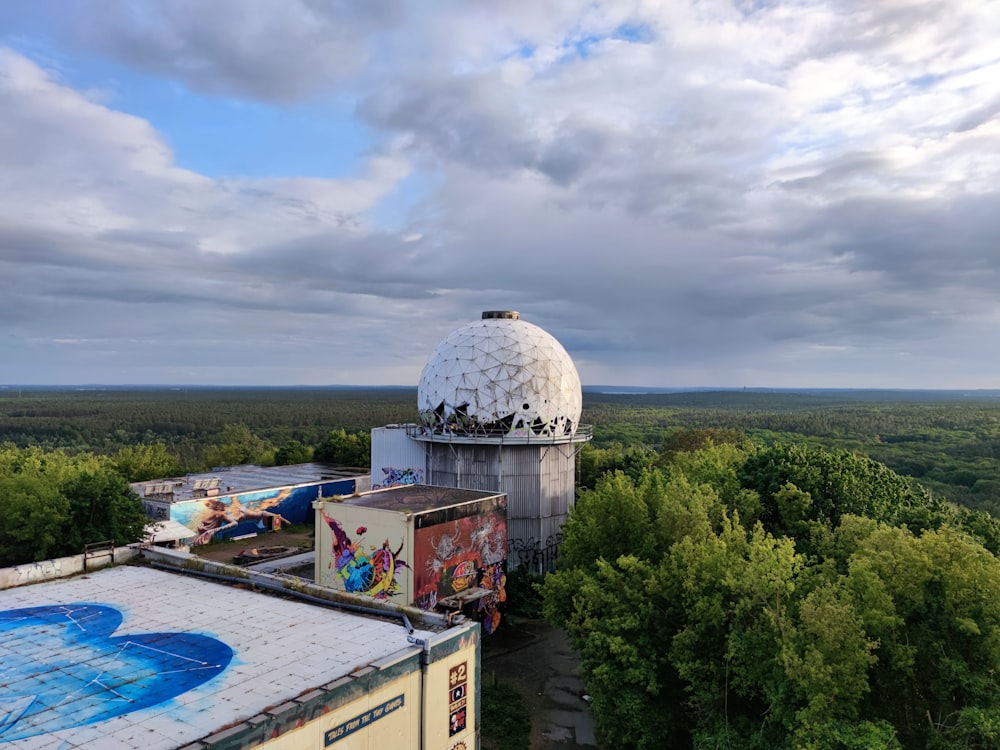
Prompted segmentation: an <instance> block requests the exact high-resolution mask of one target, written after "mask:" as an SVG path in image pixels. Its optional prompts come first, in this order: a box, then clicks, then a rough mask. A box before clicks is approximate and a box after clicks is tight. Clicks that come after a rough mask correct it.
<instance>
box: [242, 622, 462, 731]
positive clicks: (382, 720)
mask: <svg viewBox="0 0 1000 750" xmlns="http://www.w3.org/2000/svg"><path fill="white" fill-rule="evenodd" d="M476 673H477V663H476V648H475V639H474V638H469V639H468V642H467V644H466V645H464V646H463V647H462V648H460V649H459V651H458V652H456V653H454V654H452V655H450V656H448V657H446V658H444V659H441V660H439V661H438V662H436V663H433V664H431V665H430V666H429V668H428V670H427V674H426V676H425V677H423V676H422V675H421V673H420V671H419V670H417V671H414V672H411V673H409V674H407V675H403V676H401V677H400V678H398V679H396V680H394V681H393V682H391V683H388V684H386V685H383V686H381V687H379V688H378V689H377V690H374V691H372V692H371V693H368V694H367V695H365V696H363V697H361V698H358V699H357V700H355V701H353V702H351V703H349V704H347V705H344V706H341V707H340V708H338V709H336V710H334V711H331V712H330V713H328V714H326V715H324V716H322V717H321V718H319V719H316V720H315V721H312V722H310V723H308V724H306V725H305V726H303V727H301V728H299V729H295V730H293V731H291V732H287V733H286V734H283V735H282V736H280V737H276V738H274V739H273V740H269V741H268V742H265V743H264V744H263V745H261V747H266V748H267V749H268V750H314V749H315V750H417V749H418V748H419V747H420V742H419V737H420V731H421V727H422V728H423V732H424V737H425V744H424V748H425V750H476V748H478V747H479V745H478V743H477V741H476V737H477V728H476V719H475V717H476V705H475V700H476ZM463 680H464V682H463ZM422 681H423V695H425V696H426V699H425V702H424V704H423V705H421V694H422V691H421V682H422ZM462 687H464V690H462V691H460V692H461V693H462V695H461V697H460V698H459V700H458V701H454V700H452V699H453V698H455V697H456V692H455V691H456V689H458V688H462ZM400 697H402V705H400V706H399V707H398V708H393V706H395V705H396V702H397V701H398V699H399V698H400ZM459 704H461V708H459V707H458V706H459ZM387 706H388V710H387V709H386V707H387ZM379 709H382V710H381V711H379ZM462 709H464V710H465V722H464V723H465V726H464V728H458V723H460V722H458V723H453V722H454V720H455V715H456V714H457V713H458V711H460V710H462ZM421 712H422V713H423V719H422V721H421Z"/></svg>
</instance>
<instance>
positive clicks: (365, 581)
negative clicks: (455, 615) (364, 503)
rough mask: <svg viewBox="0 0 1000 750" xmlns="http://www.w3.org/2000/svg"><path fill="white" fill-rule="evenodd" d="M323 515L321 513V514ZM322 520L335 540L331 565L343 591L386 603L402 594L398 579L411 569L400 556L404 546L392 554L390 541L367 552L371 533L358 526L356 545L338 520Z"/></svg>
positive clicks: (325, 517)
mask: <svg viewBox="0 0 1000 750" xmlns="http://www.w3.org/2000/svg"><path fill="white" fill-rule="evenodd" d="M321 512H322V511H321ZM323 520H324V521H325V522H326V525H327V526H328V527H329V528H330V532H331V534H332V536H333V543H332V552H333V557H332V560H331V562H330V565H331V566H333V569H334V570H335V571H336V575H337V576H339V577H340V578H341V579H343V582H344V588H345V589H346V590H347V591H349V592H351V593H352V594H366V595H367V596H371V597H374V598H376V599H386V598H388V597H390V596H394V595H395V594H398V593H399V581H397V580H396V576H397V575H399V573H400V571H401V570H402V569H403V568H406V567H409V566H408V565H407V563H406V562H405V561H404V560H402V559H401V558H400V557H399V555H400V553H401V552H402V551H403V542H402V541H401V542H400V544H399V547H398V548H397V549H396V551H395V552H393V550H392V548H391V547H390V546H389V540H388V539H386V540H385V541H383V542H382V544H381V546H378V547H376V546H375V545H370V546H369V547H368V548H367V549H365V544H364V542H363V539H364V535H365V534H366V533H367V532H368V529H367V528H366V527H364V526H359V527H358V528H357V531H356V532H355V533H356V534H357V536H358V540H357V541H356V542H352V541H351V538H350V537H349V536H348V535H347V532H346V531H344V527H343V525H342V524H341V523H340V521H338V520H337V519H335V518H331V517H330V516H328V515H327V514H326V513H323Z"/></svg>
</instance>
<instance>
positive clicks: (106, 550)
mask: <svg viewBox="0 0 1000 750" xmlns="http://www.w3.org/2000/svg"><path fill="white" fill-rule="evenodd" d="M102 557H110V558H111V562H112V563H113V562H114V561H115V543H114V540H113V539H107V540H105V541H103V542H91V543H90V544H86V545H84V547H83V569H84V570H87V561H88V560H97V559H99V558H102Z"/></svg>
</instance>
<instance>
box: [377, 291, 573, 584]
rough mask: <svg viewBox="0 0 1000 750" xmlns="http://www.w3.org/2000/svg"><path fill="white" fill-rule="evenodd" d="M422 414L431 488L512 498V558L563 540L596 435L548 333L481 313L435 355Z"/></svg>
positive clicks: (416, 435)
mask: <svg viewBox="0 0 1000 750" xmlns="http://www.w3.org/2000/svg"><path fill="white" fill-rule="evenodd" d="M417 406H418V409H419V412H420V425H418V426H416V427H415V428H413V429H411V430H410V431H409V437H411V438H412V439H415V440H417V441H419V442H421V443H422V444H423V445H424V453H425V471H426V482H427V483H428V484H436V485H442V486H448V487H462V488H466V489H477V490H487V491H498V492H506V493H507V496H508V503H507V516H508V538H509V539H510V541H511V543H512V545H514V547H515V550H517V549H521V550H530V549H544V548H545V547H548V546H551V545H554V544H555V543H556V542H557V541H558V540H559V538H560V537H559V534H560V530H561V528H562V524H563V523H564V522H565V520H566V513H567V511H568V509H569V507H570V506H571V505H572V504H573V499H574V494H575V488H576V470H575V468H576V454H577V452H578V451H579V448H580V446H581V445H582V444H583V443H585V442H586V441H588V440H589V439H590V437H591V432H590V429H589V428H586V427H581V425H580V414H581V412H582V409H583V396H582V391H581V387H580V377H579V375H578V374H577V371H576V366H575V365H574V364H573V360H572V359H571V358H570V356H569V354H567V353H566V350H565V349H564V348H563V347H562V345H561V344H560V343H559V342H558V341H557V340H556V339H555V338H554V337H553V336H552V335H551V334H549V333H547V332H546V331H544V330H542V329H541V328H539V327H538V326H536V325H533V324H532V323H528V322H527V321H524V320H521V317H520V315H519V314H518V313H517V312H514V311H511V310H490V311H487V312H484V313H483V315H482V318H481V319H480V320H477V321H475V322H473V323H468V324H466V325H464V326H461V327H460V328H457V329H456V330H455V331H453V332H452V333H451V334H449V335H448V336H447V337H446V338H445V339H444V341H442V342H441V343H440V344H439V345H438V347H437V348H436V349H435V350H434V353H433V354H432V355H431V357H430V359H429V360H428V362H427V365H426V366H425V367H424V369H423V373H422V374H421V377H420V385H419V387H418V389H417ZM372 469H373V471H375V470H376V467H375V466H374V465H373V467H372ZM510 562H511V564H512V565H516V564H517V562H518V561H517V560H516V559H512V560H511V561H510Z"/></svg>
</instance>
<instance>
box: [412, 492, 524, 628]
mask: <svg viewBox="0 0 1000 750" xmlns="http://www.w3.org/2000/svg"><path fill="white" fill-rule="evenodd" d="M414 546H415V548H416V549H415V552H414V555H413V560H414V590H415V601H416V604H417V606H418V607H421V608H422V609H434V608H435V607H436V606H437V604H438V602H439V601H440V600H442V599H445V598H447V597H449V596H453V595H454V594H457V593H459V592H461V591H465V590H466V589H468V588H470V587H474V586H478V587H480V588H484V589H488V590H489V593H488V594H487V595H486V596H484V597H482V598H481V599H480V600H479V604H478V608H479V616H480V617H481V619H482V624H483V632H485V633H487V634H489V633H492V632H493V631H494V630H496V628H497V627H498V626H499V625H500V623H501V621H502V619H503V613H504V611H505V610H506V606H507V590H506V585H507V574H506V548H507V518H506V515H505V513H504V511H503V510H499V511H495V512H493V513H488V514H485V515H477V516H469V517H467V518H460V519H458V520H455V521H452V522H450V523H444V524H438V525H435V526H429V527H426V528H423V529H417V531H416V532H415V538H414Z"/></svg>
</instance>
